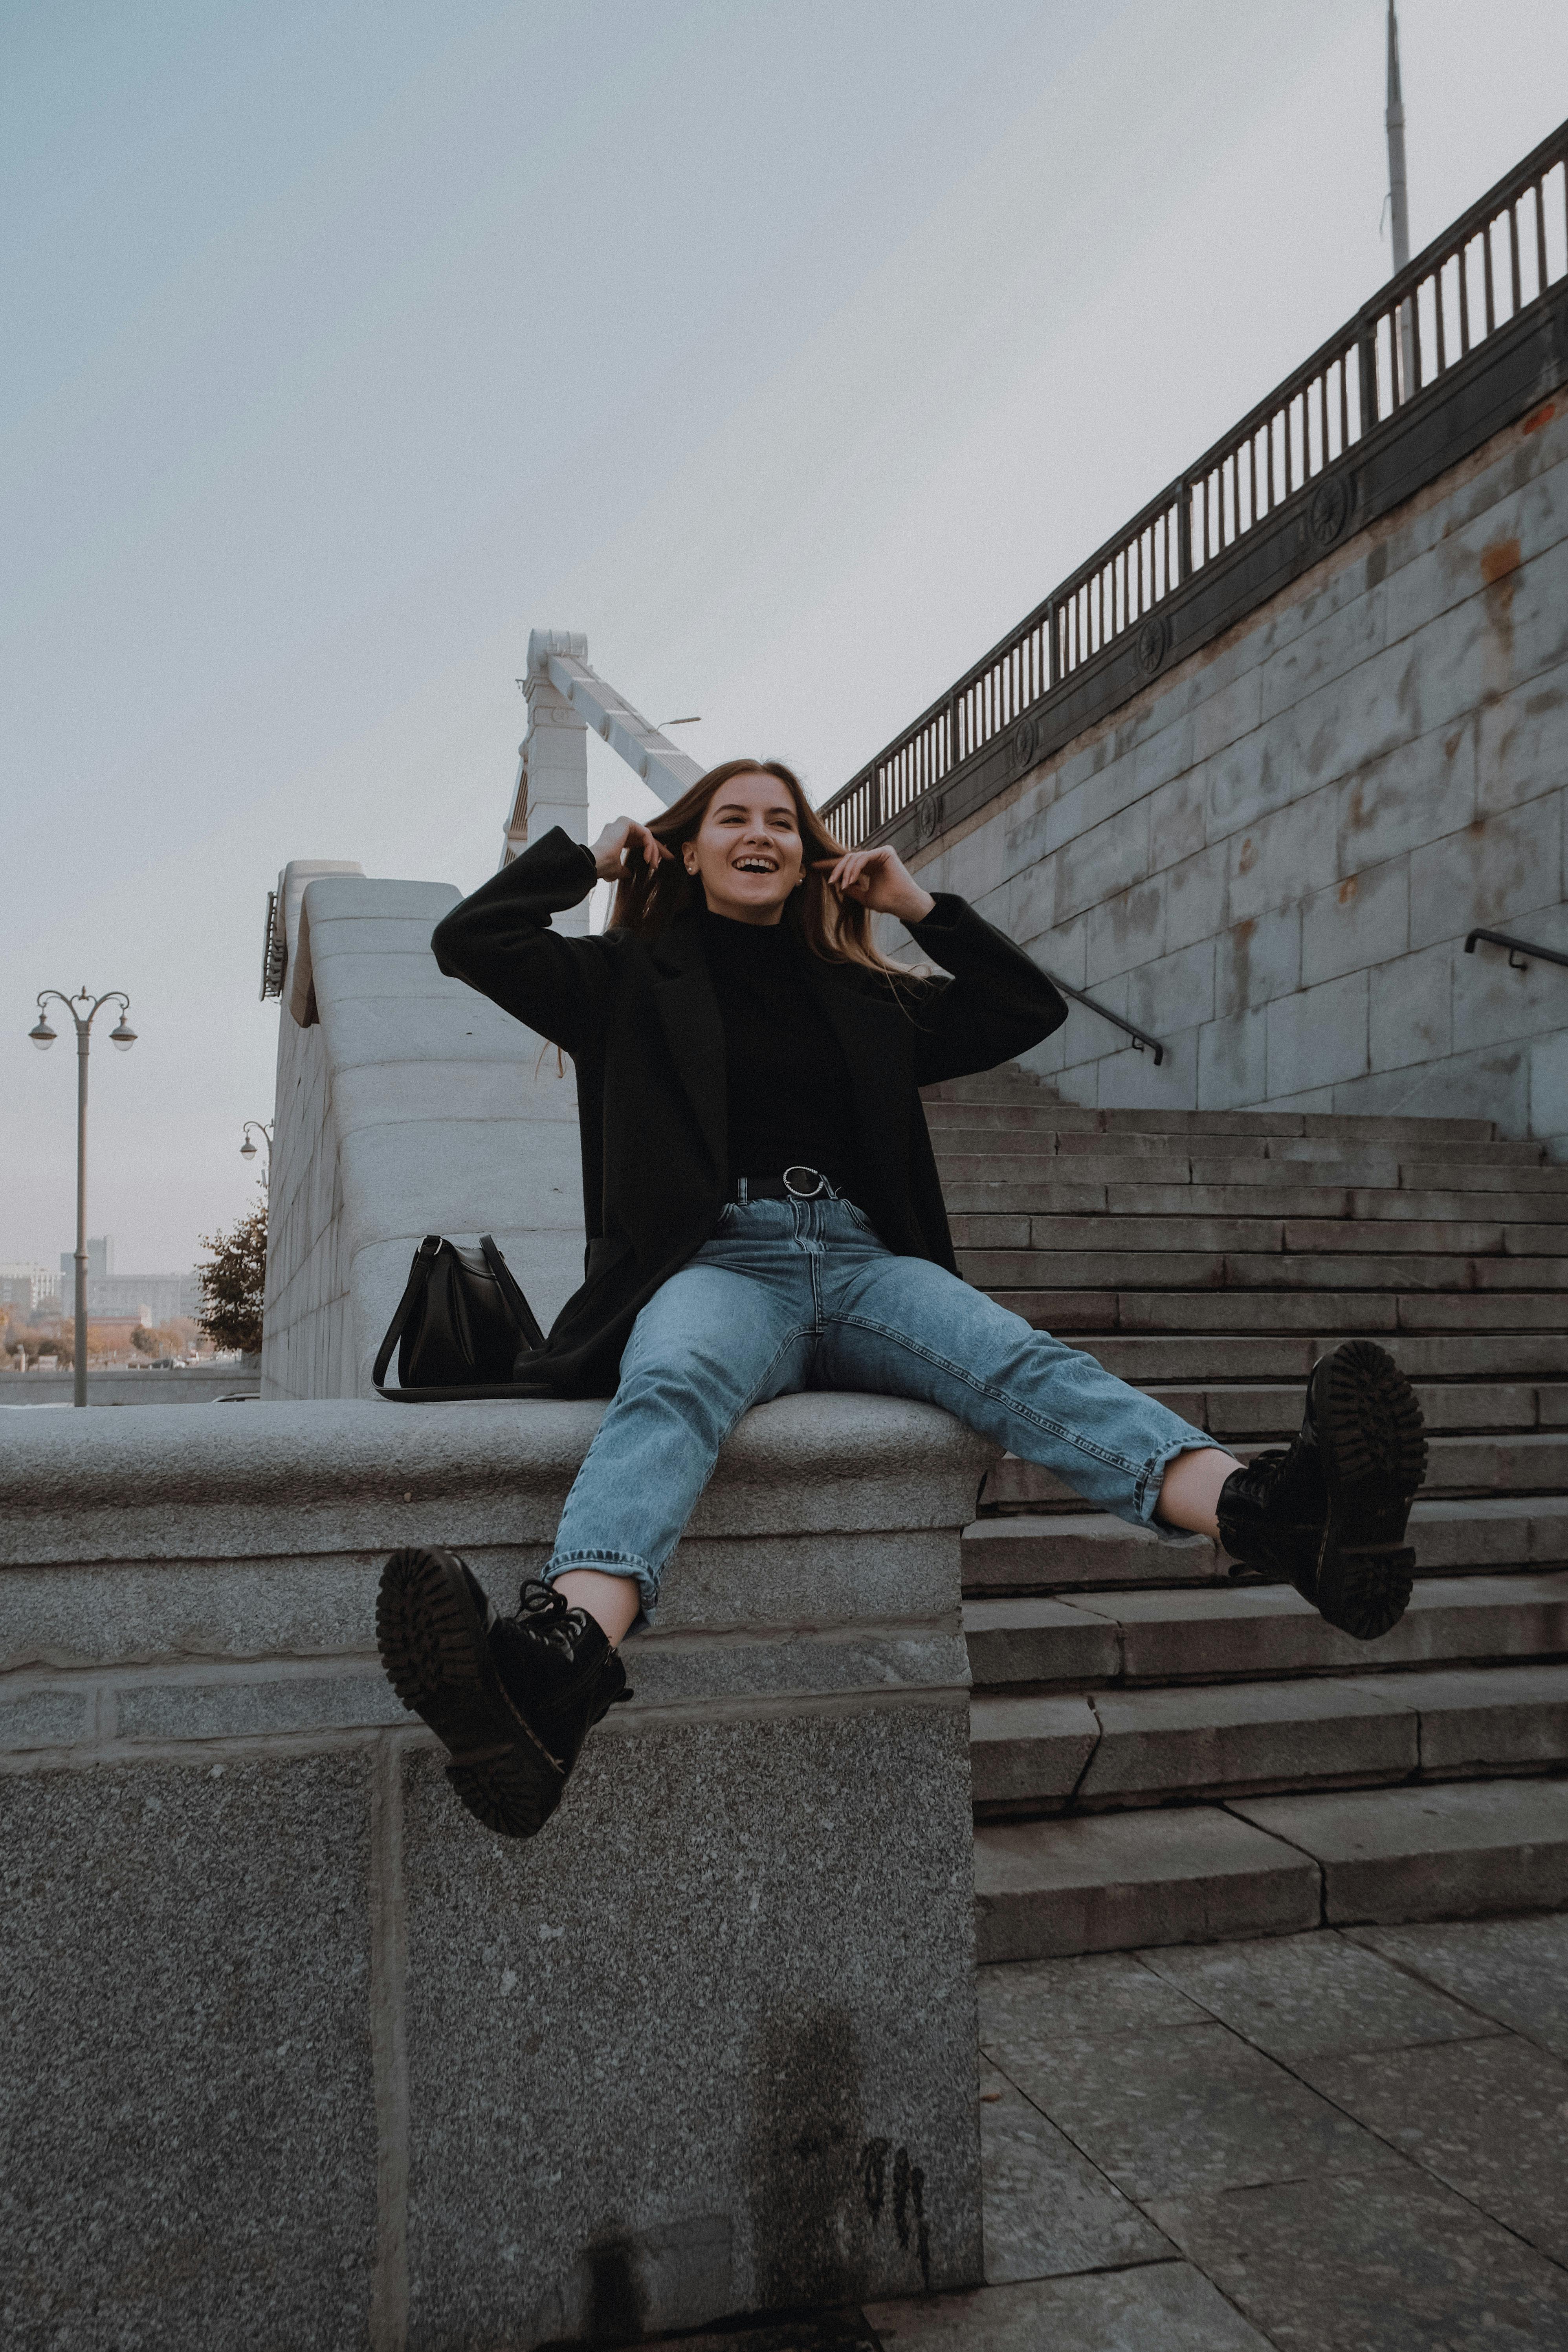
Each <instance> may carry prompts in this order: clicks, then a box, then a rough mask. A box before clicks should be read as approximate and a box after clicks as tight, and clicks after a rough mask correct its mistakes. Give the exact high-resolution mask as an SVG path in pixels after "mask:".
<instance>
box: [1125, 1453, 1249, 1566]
mask: <svg viewBox="0 0 1568 2352" xmlns="http://www.w3.org/2000/svg"><path fill="white" fill-rule="evenodd" d="M1226 1451H1227V1448H1226V1447H1225V1446H1223V1445H1221V1444H1220V1443H1219V1442H1218V1440H1217V1439H1216V1438H1213V1437H1210V1436H1208V1435H1207V1434H1206V1433H1205V1431H1203V1430H1201V1429H1192V1428H1189V1429H1187V1430H1186V1431H1185V1432H1184V1433H1179V1434H1178V1435H1176V1436H1174V1437H1169V1438H1167V1439H1166V1440H1165V1442H1164V1444H1163V1445H1160V1446H1157V1447H1156V1448H1155V1450H1154V1452H1153V1453H1152V1454H1151V1455H1150V1456H1149V1459H1148V1460H1147V1462H1145V1464H1144V1465H1143V1467H1142V1470H1141V1471H1140V1472H1139V1473H1138V1483H1137V1485H1136V1486H1134V1487H1133V1489H1132V1501H1133V1506H1134V1508H1135V1509H1136V1511H1137V1513H1138V1517H1140V1519H1141V1520H1142V1523H1143V1525H1144V1526H1145V1527H1146V1528H1148V1530H1149V1532H1150V1534H1151V1535H1152V1536H1157V1537H1158V1538H1159V1539H1160V1541H1161V1542H1162V1543H1190V1542H1191V1541H1192V1536H1191V1534H1190V1533H1189V1531H1188V1530H1187V1528H1172V1527H1167V1526H1166V1524H1165V1522H1164V1521H1163V1519H1157V1518H1156V1517H1154V1512H1155V1509H1156V1507H1157V1506H1158V1504H1159V1500H1160V1488H1161V1486H1162V1484H1163V1479H1164V1475H1165V1472H1166V1471H1167V1469H1168V1468H1169V1467H1170V1465H1171V1464H1172V1463H1173V1461H1174V1460H1175V1458H1176V1456H1177V1454H1224V1453H1226Z"/></svg>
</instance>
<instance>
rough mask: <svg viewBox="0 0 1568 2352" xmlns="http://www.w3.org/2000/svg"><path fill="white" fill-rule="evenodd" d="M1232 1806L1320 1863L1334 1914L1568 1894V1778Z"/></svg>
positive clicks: (1513, 1902) (1409, 1912) (1503, 1905)
mask: <svg viewBox="0 0 1568 2352" xmlns="http://www.w3.org/2000/svg"><path fill="white" fill-rule="evenodd" d="M1231 1810H1232V1811H1234V1812H1236V1813H1237V1815H1238V1816H1239V1817H1240V1818H1241V1819H1242V1820H1243V1821H1246V1822H1251V1823H1252V1824H1253V1825H1254V1826H1255V1827H1256V1828H1258V1829H1261V1830H1263V1831H1265V1832H1268V1833H1269V1834H1270V1835H1272V1836H1275V1837H1279V1838H1280V1839H1284V1840H1289V1843H1291V1844H1292V1845H1294V1846H1296V1847H1298V1848H1299V1849H1300V1851H1301V1852H1302V1853H1306V1854H1310V1855H1311V1856H1312V1858H1313V1859H1314V1860H1315V1861H1317V1862H1319V1863H1321V1865H1322V1871H1323V1888H1324V1895H1323V1901H1324V1916H1325V1918H1326V1919H1328V1920H1330V1921H1331V1922H1334V1923H1336V1924H1337V1923H1340V1922H1350V1921H1359V1920H1369V1921H1374V1920H1375V1921H1384V1920H1398V1919H1443V1918H1462V1917H1464V1916H1466V1915H1467V1914H1470V1913H1474V1912H1478V1911H1510V1910H1518V1911H1526V1910H1536V1911H1547V1910H1552V1909H1555V1908H1557V1907H1559V1906H1562V1905H1563V1904H1565V1903H1568V1781H1563V1780H1488V1781H1480V1782H1476V1781H1469V1782H1461V1783H1458V1784H1455V1785H1452V1786H1448V1787H1440V1786H1427V1787H1423V1788H1415V1789H1380V1790H1357V1791H1354V1792H1346V1793H1343V1794H1341V1795H1317V1796H1299V1797H1246V1798H1238V1799H1236V1800H1234V1801H1233V1802H1232V1806H1231ZM1151 1940H1153V1939H1152V1938H1151Z"/></svg>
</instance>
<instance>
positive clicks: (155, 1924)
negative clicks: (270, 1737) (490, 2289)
mask: <svg viewBox="0 0 1568 2352" xmlns="http://www.w3.org/2000/svg"><path fill="white" fill-rule="evenodd" d="M0 1812H3V1816H4V1832H3V1836H0V1873H3V1874H4V1883H5V1904H4V1906H0V1919H3V1921H4V1925H3V1927H0V1940H3V1955H4V1957H3V1958H0V1986H3V1987H4V1991H3V1994H0V1999H3V2000H4V2004H5V2012H6V2047H7V2053H8V2055H7V2065H6V2076H7V2092H6V2124H5V2129H6V2140H7V2157H6V2163H5V2186H4V2188H3V2189H0V2214H3V2216H4V2236H5V2243H6V2247H7V2254H6V2260H5V2266H4V2277H3V2279H0V2318H3V2322H4V2331H3V2332H4V2335H5V2342H6V2344H7V2346H8V2347H14V2348H15V2352H46V2347H47V2352H57V2347H60V2346H62V2345H67V2344H68V2345H69V2346H70V2347H72V2352H98V2347H101V2348H102V2352H127V2347H132V2346H146V2347H153V2346H156V2347H158V2352H186V2347H189V2352H253V2347H257V2346H258V2345H261V2344H266V2345H267V2346H268V2347H278V2352H315V2347H319V2346H321V2344H323V2343H331V2344H356V2343H360V2342H363V2339H364V2334H365V2326H366V2314H367V2311H368V2308H369V2303H370V2294H371V2274H372V2267H373V2262H374V2253H375V2243H376V2193H375V2180H376V2122H375V2112H374V2098H373V2092H372V2079H371V2034H370V2019H369V1937H370V1928H369V1919H368V1907H367V1906H368V1899H369V1880H370V1871H369V1859H368V1843H369V1822H368V1809H367V1790H366V1766H365V1763H364V1761H363V1759H361V1758H359V1757H353V1756H336V1757H321V1756H318V1757H311V1758H308V1759H300V1760H298V1761H293V1762H288V1763H259V1762H246V1763H231V1764H227V1765H224V1766H220V1767H213V1766H210V1765H202V1766H195V1765H192V1766H180V1765H159V1766H142V1767H139V1768H137V1769H135V1770H133V1771H128V1770H123V1769H108V1768H102V1767H100V1768H99V1769H95V1770H90V1771H79V1772H50V1773H46V1774H38V1775H36V1776H30V1777H25V1778H16V1779H6V1780H0Z"/></svg>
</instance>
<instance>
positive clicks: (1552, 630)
mask: <svg viewBox="0 0 1568 2352" xmlns="http://www.w3.org/2000/svg"><path fill="white" fill-rule="evenodd" d="M1565 783H1568V398H1565V397H1564V396H1563V395H1562V394H1558V395H1557V396H1556V397H1555V398H1554V399H1551V400H1547V401H1545V402H1543V403H1542V404H1539V405H1537V406H1536V407H1535V408H1534V409H1533V410H1532V411H1531V414H1530V415H1527V416H1525V417H1523V418H1522V419H1521V421H1520V422H1519V423H1518V424H1515V425H1510V426H1509V427H1508V428H1507V429H1506V430H1505V431H1502V432H1500V433H1498V434H1497V435H1495V436H1494V437H1493V438H1492V439H1491V440H1490V441H1489V443H1488V444H1487V445H1486V446H1484V447H1483V448H1481V449H1480V450H1479V451H1478V452H1477V453H1476V454H1475V455H1474V456H1473V457H1469V458H1468V459H1467V460H1466V461H1465V462H1464V463H1463V464H1461V465H1458V466H1457V467H1453V468H1452V469H1451V470H1450V471H1449V472H1448V473H1447V475H1445V476H1444V477H1443V478H1440V479H1439V480H1438V481H1436V483H1434V484H1433V485H1432V486H1431V487H1430V488H1427V489H1426V490H1424V491H1422V492H1421V493H1420V494H1418V495H1417V496H1416V497H1415V498H1413V499H1410V500H1409V501H1408V502H1407V503H1406V504H1405V506H1403V507H1401V508H1400V509H1397V510H1396V511H1395V512H1394V513H1393V514H1391V515H1389V516H1387V517H1386V518H1384V520H1382V521H1380V522H1378V523H1376V524H1374V525H1373V526H1372V527H1371V528H1370V529H1368V530H1363V531H1362V532H1360V533H1358V534H1357V535H1356V536H1354V537H1353V538H1352V539H1350V540H1348V541H1346V542H1345V544H1344V545H1343V547H1342V548H1340V549H1337V550H1335V551H1333V552H1332V553H1331V554H1330V555H1328V556H1326V557H1325V558H1324V559H1323V561H1322V562H1321V563H1320V564H1318V565H1317V567H1316V568H1315V569H1314V570H1313V571H1311V572H1309V573H1307V574H1305V575H1304V576H1303V577H1302V578H1301V579H1300V580H1299V581H1297V582H1296V583H1294V584H1293V585H1292V586H1291V587H1290V588H1289V589H1287V590H1285V591H1283V592H1282V593H1280V594H1279V595H1278V596H1276V597H1275V598H1274V599H1273V601H1272V602H1271V603H1269V604H1266V605H1265V606H1263V607H1262V608H1261V609H1260V610H1259V611H1258V612H1257V613H1256V614H1253V615H1252V616H1251V617H1249V618H1248V619H1247V620H1246V621H1244V622H1241V623H1239V624H1237V625H1236V626H1235V627H1234V628H1233V629H1232V630H1231V632H1230V633H1229V635H1226V636H1225V637H1222V638H1221V639H1219V640H1218V641H1217V642H1216V643H1215V644H1214V645H1213V646H1210V647H1208V648H1207V649H1206V650H1205V651H1204V652H1202V653H1200V654H1197V655H1195V656H1193V657H1191V658H1190V659H1189V660H1188V661H1186V662H1185V663H1184V664H1182V665H1181V666H1180V667H1176V668H1174V669H1173V671H1172V672H1171V673H1170V675H1169V676H1166V677H1160V678H1159V679H1158V680H1157V681H1156V682H1155V683H1154V684H1152V685H1151V686H1150V687H1149V688H1146V689H1145V690H1144V691H1143V692H1142V694H1141V695H1139V697H1138V698H1136V699H1135V700H1134V701H1133V702H1131V704H1129V705H1127V706H1126V707H1125V708H1124V709H1122V710H1121V712H1119V713H1118V714H1117V716H1116V718H1115V719H1114V720H1109V721H1107V722H1106V723H1105V724H1103V725H1102V726H1100V727H1099V728H1097V729H1095V730H1092V731H1091V732H1089V734H1087V735H1085V736H1083V737H1081V738H1080V739H1079V740H1077V741H1076V742H1074V743H1073V744H1071V745H1069V746H1068V748H1067V749H1066V750H1065V751H1062V752H1060V753H1059V754H1058V755H1057V756H1055V757H1053V758H1052V759H1051V760H1049V761H1047V762H1046V763H1045V764H1043V765H1042V766H1040V767H1039V768H1037V769H1036V770H1035V771H1033V772H1031V773H1030V774H1028V775H1027V776H1026V777H1025V778H1023V779H1022V780H1021V782H1018V783H1016V784H1014V785H1012V786H1011V787H1009V788H1008V789H1007V790H1006V791H1005V792H1004V793H1002V794H1001V795H1000V796H999V797H998V798H997V799H996V800H994V801H993V802H992V803H990V804H989V805H988V806H987V807H985V808H984V810H982V811H981V812H979V813H978V814H976V815H975V816H973V818H971V819H970V820H968V821H967V823H965V824H963V825H962V826H960V827H958V828H956V829H955V830H954V831H953V832H952V833H950V834H949V835H946V836H945V837H943V836H939V837H938V840H937V841H936V843H935V844H934V845H933V846H932V849H931V852H930V854H928V855H927V856H924V857H921V858H916V859H914V860H912V861H911V862H912V863H914V864H916V866H918V870H919V871H920V873H921V879H922V880H923V881H925V882H926V883H927V884H928V885H929V886H930V887H932V888H942V887H951V888H952V889H955V890H959V891H961V892H963V894H964V895H965V896H967V897H969V898H973V900H974V901H975V902H976V903H977V904H978V905H979V907H980V908H981V910H982V911H983V912H984V913H985V914H986V915H988V916H989V917H990V918H991V919H992V920H993V921H994V922H997V923H999V924H1000V925H1001V926H1002V927H1003V928H1004V929H1006V930H1007V931H1009V932H1010V933H1011V935H1012V936H1013V937H1014V938H1015V939H1016V940H1019V941H1021V942H1022V943H1023V944H1025V945H1026V946H1027V947H1028V949H1029V950H1030V952H1031V953H1032V954H1034V955H1035V956H1036V957H1037V960H1038V961H1040V962H1041V963H1043V964H1045V965H1046V966H1047V967H1048V968H1049V969H1050V970H1052V971H1056V972H1057V973H1058V974H1059V976H1060V977H1061V978H1062V979H1064V980H1065V981H1067V982H1069V983H1070V984H1071V985H1073V986H1075V987H1078V988H1082V989H1087V990H1089V992H1092V993H1093V994H1094V995H1095V996H1096V997H1097V998H1098V999H1099V1000H1100V1001H1101V1002H1102V1003H1105V1004H1106V1005H1108V1006H1109V1007H1110V1008H1111V1009H1112V1010H1114V1011H1116V1012H1118V1013H1121V1014H1123V1015H1124V1016H1125V1017H1126V1018H1127V1019H1129V1020H1131V1021H1133V1022H1135V1023H1136V1024H1138V1025H1139V1026H1140V1027H1141V1028H1143V1029H1146V1030H1148V1031H1150V1032H1152V1034H1154V1035H1155V1036H1157V1037H1158V1038H1160V1039H1161V1040H1162V1042H1163V1045H1164V1046H1165V1048H1166V1055H1165V1061H1164V1064H1163V1067H1161V1068H1158V1069H1156V1068H1155V1066H1154V1065H1153V1062H1152V1056H1150V1055H1145V1054H1139V1053H1138V1052H1136V1051H1135V1050H1133V1049H1132V1048H1131V1047H1130V1046H1129V1045H1127V1044H1126V1041H1125V1039H1124V1038H1123V1037H1122V1036H1121V1034H1119V1033H1118V1032H1117V1031H1116V1030H1115V1029H1114V1028H1112V1027H1111V1026H1110V1024H1107V1023H1105V1022H1103V1021H1101V1020H1100V1019H1099V1018H1097V1017H1096V1015H1095V1014H1094V1013H1091V1012H1089V1011H1088V1010H1086V1009H1084V1008H1082V1007H1080V1006H1076V1005H1075V1006H1074V1008H1073V1010H1072V1013H1071V1015H1070V1017H1069V1019H1068V1023H1067V1024H1066V1026H1065V1027H1064V1028H1063V1029H1062V1030H1060V1031H1059V1032H1058V1034H1057V1035H1056V1036H1055V1037H1054V1038H1052V1039H1050V1040H1049V1041H1048V1042H1047V1045H1044V1046H1043V1047H1041V1048H1040V1049H1039V1050H1038V1051H1037V1053H1035V1054H1033V1055H1027V1056H1026V1061H1027V1062H1028V1063H1029V1064H1030V1065H1031V1066H1034V1067H1035V1068H1036V1069H1037V1070H1038V1071H1039V1072H1040V1073H1041V1074H1042V1075H1046V1076H1050V1077H1051V1078H1052V1079H1053V1080H1054V1081H1055V1083H1056V1084H1057V1085H1058V1087H1059V1088H1060V1091H1061V1093H1062V1095H1063V1096H1064V1097H1066V1098H1067V1099H1068V1100H1069V1101H1072V1102H1079V1103H1086V1104H1094V1105H1104V1106H1127V1105H1133V1106H1141V1105H1170V1106H1173V1107H1178V1108H1189V1109H1190V1108H1216V1109H1220V1108H1223V1109H1230V1108H1241V1107H1244V1106H1268V1107H1269V1108H1282V1109H1292V1110H1296V1109H1300V1110H1335V1111H1363V1112H1380V1113H1440V1114H1456V1113H1457V1114H1463V1115H1468V1116H1480V1117H1485V1118H1495V1119H1496V1120H1498V1121H1499V1122H1500V1125H1501V1127H1502V1128H1503V1129H1504V1131H1505V1132H1506V1133H1508V1134H1510V1135H1515V1136H1525V1135H1536V1136H1540V1137H1542V1138H1543V1139H1546V1140H1547V1141H1548V1142H1549V1143H1550V1144H1551V1146H1552V1150H1553V1153H1554V1155H1556V1156H1563V1155H1568V971H1562V970H1558V969H1556V968H1554V967H1552V966H1549V965H1544V964H1540V963H1536V964H1532V965H1531V968H1530V970H1529V971H1527V972H1524V973H1521V972H1516V971H1510V970H1509V968H1508V965H1507V961H1506V959H1505V958H1504V957H1503V955H1502V954H1501V953H1500V951H1499V950H1495V949H1487V948H1485V947H1482V948H1480V949H1479V950H1478V951H1477V952H1476V953H1475V954H1473V955H1470V956H1466V955H1465V954H1464V953H1463V952H1462V949H1463V940H1464V935H1465V933H1466V931H1467V930H1468V929H1470V928H1471V927H1472V926H1475V925H1478V924H1481V925H1491V926H1500V927H1502V928H1505V929H1518V930H1520V931H1521V932H1522V933H1523V935H1524V936H1525V937H1526V938H1529V939H1534V940H1539V941H1541V942H1542V944H1544V945H1547V946H1551V947H1555V948H1558V949H1562V950H1568V910H1565V908H1564V903H1563V901H1564V877H1563V857H1564V840H1563V794H1564V785H1565Z"/></svg>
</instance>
